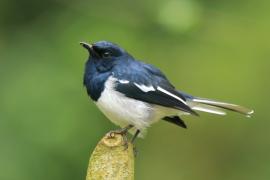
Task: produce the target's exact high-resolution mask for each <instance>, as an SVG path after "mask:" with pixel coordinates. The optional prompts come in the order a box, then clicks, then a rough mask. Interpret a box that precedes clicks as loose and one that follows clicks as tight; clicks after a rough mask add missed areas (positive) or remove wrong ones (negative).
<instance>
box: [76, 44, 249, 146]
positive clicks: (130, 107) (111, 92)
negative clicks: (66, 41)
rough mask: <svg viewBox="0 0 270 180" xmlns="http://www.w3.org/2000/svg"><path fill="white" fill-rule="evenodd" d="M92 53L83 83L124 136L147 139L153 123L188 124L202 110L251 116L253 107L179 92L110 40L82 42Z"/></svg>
mask: <svg viewBox="0 0 270 180" xmlns="http://www.w3.org/2000/svg"><path fill="white" fill-rule="evenodd" d="M80 44H81V45H82V46H83V47H84V48H85V49H86V50H87V51H88V53H89V56H88V59H87V61H86V63H85V70H84V77H83V84H84V86H85V88H86V91H87V93H88V95H89V96H90V98H91V99H92V100H93V101H94V103H95V104H96V105H97V107H98V108H99V109H100V111H101V112H102V113H103V114H104V115H105V116H106V117H107V118H108V119H109V120H111V121H112V122H113V123H114V124H116V125H118V126H120V127H121V129H118V130H115V131H112V132H114V133H119V134H127V132H129V133H131V134H132V135H133V137H132V140H131V142H132V143H134V141H135V139H136V138H137V137H144V135H145V132H146V130H147V128H148V127H150V126H151V125H152V124H153V123H156V122H158V121H160V120H164V121H167V122H169V123H172V124H175V125H177V126H179V127H182V128H187V125H186V123H185V122H184V121H183V119H182V116H183V115H194V116H199V114H198V111H201V112H206V113H211V114H217V115H226V113H227V112H226V110H230V111H234V112H237V113H240V114H243V115H245V116H247V117H250V116H251V114H252V113H253V112H254V111H253V110H252V109H249V108H246V107H243V106H239V105H236V104H231V103H226V102H221V101H216V100H211V99H207V98H201V97H196V96H193V95H190V94H187V93H185V92H183V91H180V90H177V89H176V88H175V87H174V85H173V84H172V83H171V82H170V81H169V80H168V79H167V77H166V76H165V74H164V73H163V72H162V71H161V70H160V69H158V68H156V67H155V66H153V65H151V64H147V63H144V62H142V61H140V60H137V59H136V58H134V57H133V56H132V55H131V54H129V53H128V52H127V51H126V50H125V49H123V48H122V47H120V46H119V45H117V44H115V43H112V42H109V41H98V42H95V43H92V44H89V43H86V42H80Z"/></svg>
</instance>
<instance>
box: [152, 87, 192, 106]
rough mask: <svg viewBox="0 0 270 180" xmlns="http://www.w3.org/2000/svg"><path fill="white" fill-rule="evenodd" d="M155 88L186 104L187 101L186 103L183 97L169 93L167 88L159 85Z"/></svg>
mask: <svg viewBox="0 0 270 180" xmlns="http://www.w3.org/2000/svg"><path fill="white" fill-rule="evenodd" d="M157 90H159V91H161V92H163V93H165V94H167V95H169V96H171V97H173V98H175V99H177V100H179V101H181V102H182V103H184V104H185V105H187V103H186V102H185V101H184V100H183V99H181V98H180V97H178V96H176V95H174V94H172V93H170V92H169V91H167V90H165V89H163V88H161V87H159V86H158V87H157Z"/></svg>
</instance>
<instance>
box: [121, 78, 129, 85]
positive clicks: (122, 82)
mask: <svg viewBox="0 0 270 180" xmlns="http://www.w3.org/2000/svg"><path fill="white" fill-rule="evenodd" d="M119 82H120V83H121V84H128V83H129V81H128V80H124V79H121V80H119Z"/></svg>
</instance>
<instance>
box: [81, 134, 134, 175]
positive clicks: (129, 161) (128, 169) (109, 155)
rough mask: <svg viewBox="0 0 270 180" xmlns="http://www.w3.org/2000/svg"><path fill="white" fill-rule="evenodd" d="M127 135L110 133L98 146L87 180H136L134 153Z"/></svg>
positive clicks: (90, 162) (90, 161)
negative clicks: (126, 141)
mask: <svg viewBox="0 0 270 180" xmlns="http://www.w3.org/2000/svg"><path fill="white" fill-rule="evenodd" d="M124 136H125V135H121V134H116V133H111V134H110V133H108V134H106V135H105V136H104V137H103V138H102V139H101V141H100V142H99V143H98V144H97V146H96V148H95V150H94V152H93V153H92V155H91V157H90V160H89V165H88V169H87V175H86V180H134V152H133V145H132V144H131V143H128V144H125V138H126V137H124Z"/></svg>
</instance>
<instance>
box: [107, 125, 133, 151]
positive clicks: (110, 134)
mask: <svg viewBox="0 0 270 180" xmlns="http://www.w3.org/2000/svg"><path fill="white" fill-rule="evenodd" d="M133 127H134V126H133V125H131V124H129V125H128V126H126V127H124V128H122V129H118V130H113V131H110V132H109V136H110V137H114V134H121V135H122V137H123V141H124V146H125V149H127V148H128V139H127V132H128V130H130V129H131V128H133Z"/></svg>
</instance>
